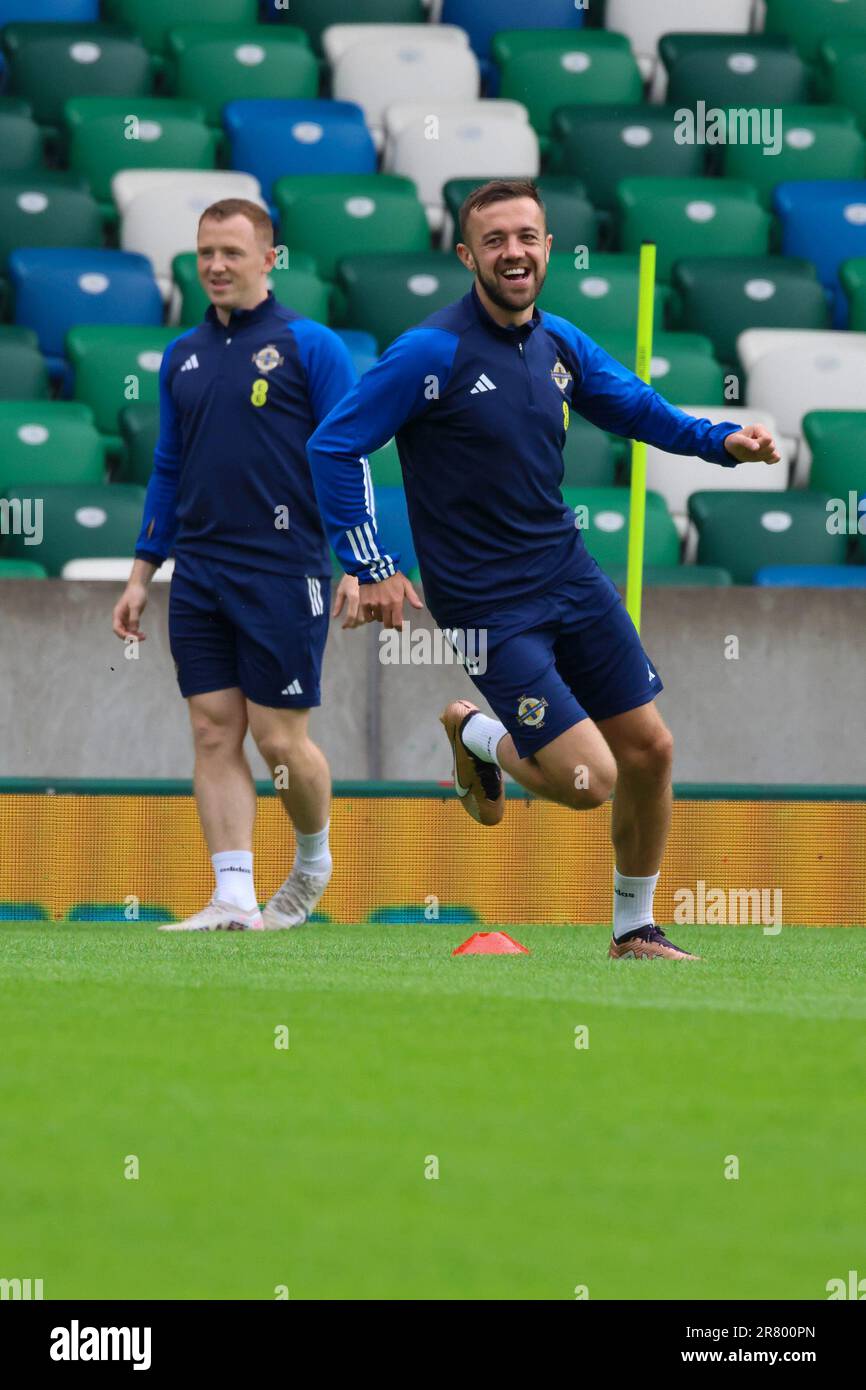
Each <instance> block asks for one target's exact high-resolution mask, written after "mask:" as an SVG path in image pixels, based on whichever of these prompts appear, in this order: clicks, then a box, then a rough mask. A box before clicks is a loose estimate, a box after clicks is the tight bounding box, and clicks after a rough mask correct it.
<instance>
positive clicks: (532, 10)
mask: <svg viewBox="0 0 866 1390" xmlns="http://www.w3.org/2000/svg"><path fill="white" fill-rule="evenodd" d="M583 20H584V11H583V10H581V9H578V7H577V6H576V5H575V3H574V0H533V3H532V4H531V5H528V4H527V3H526V0H445V3H444V5H443V7H442V23H443V24H458V25H459V26H460V28H461V29H465V30H466V32H467V34H468V35H469V42H470V44H471V45H472V47H473V49H474V50H475V52H476V54H477V55H478V58H479V60H480V62H481V65H482V72H483V73H484V74H485V76H486V75H489V74H490V73H491V72H492V69H493V65H492V63H491V45H492V43H493V35H494V34H498V33H499V31H500V30H501V29H581V28H582V27H583Z"/></svg>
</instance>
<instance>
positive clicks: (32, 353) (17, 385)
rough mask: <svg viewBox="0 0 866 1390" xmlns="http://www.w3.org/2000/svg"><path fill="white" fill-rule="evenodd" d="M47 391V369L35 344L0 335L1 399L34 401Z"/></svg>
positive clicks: (44, 395)
mask: <svg viewBox="0 0 866 1390" xmlns="http://www.w3.org/2000/svg"><path fill="white" fill-rule="evenodd" d="M47 395H48V369H47V367H46V365H45V359H44V357H43V356H42V353H41V352H40V351H39V349H38V347H30V346H28V345H27V344H25V343H16V342H14V341H12V340H10V339H7V338H0V401H36V400H42V399H43V398H44V397H46V396H47Z"/></svg>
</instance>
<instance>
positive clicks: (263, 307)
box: [205, 290, 275, 333]
mask: <svg viewBox="0 0 866 1390" xmlns="http://www.w3.org/2000/svg"><path fill="white" fill-rule="evenodd" d="M274 303H275V300H274V292H273V290H268V296H267V299H263V300H262V302H261V303H260V304H257V305H256V306H255V308H254V309H232V311H231V314H230V316H229V321H228V323H220V320H219V318H218V317H217V311H216V307H215V305H213V304H211V305H210V306H209V308H208V309H207V311H206V313H205V319H206V321H207V322H208V323H210V324H213V326H214V328H219V329H221V330H222V332H223V333H237V332H238V330H239V329H241V328H248V327H251V326H252V325H253V324H256V323H259V322H260V321H261V320H262V319H265V318H267V317H268V315H269V314H270V312H271V310H272V309H273V307H274Z"/></svg>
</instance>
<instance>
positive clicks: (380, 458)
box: [370, 439, 403, 488]
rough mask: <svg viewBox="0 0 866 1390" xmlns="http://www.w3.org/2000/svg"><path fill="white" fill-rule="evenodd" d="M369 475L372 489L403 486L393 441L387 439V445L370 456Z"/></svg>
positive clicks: (398, 456)
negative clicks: (371, 480)
mask: <svg viewBox="0 0 866 1390" xmlns="http://www.w3.org/2000/svg"><path fill="white" fill-rule="evenodd" d="M370 474H371V476H372V479H373V487H374V488H376V487H402V486H403V469H402V468H401V466H400V455H399V454H398V452H397V441H396V440H395V439H389V440H388V443H387V444H385V445H383V446H382V448H381V449H377V450H376V452H375V454H371V455H370Z"/></svg>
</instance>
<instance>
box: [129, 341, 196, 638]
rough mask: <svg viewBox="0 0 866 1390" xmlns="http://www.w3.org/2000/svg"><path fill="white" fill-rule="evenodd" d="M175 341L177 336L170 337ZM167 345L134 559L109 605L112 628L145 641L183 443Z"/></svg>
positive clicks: (170, 532) (173, 525)
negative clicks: (144, 623)
mask: <svg viewBox="0 0 866 1390" xmlns="http://www.w3.org/2000/svg"><path fill="white" fill-rule="evenodd" d="M175 341H177V340H175ZM174 345H175V344H174V343H171V344H170V345H169V346H168V347H167V348H166V350H165V352H164V353H163V358H162V363H161V365H160V369H159V437H158V439H157V442H156V448H155V450H154V454H153V472H152V473H151V475H150V481H149V483H148V485H147V494H146V496H145V499H144V516H143V519H142V523H141V531H140V533H139V537H138V541H137V542H136V546H135V561H134V563H133V566H132V572H131V574H130V576H129V580H128V582H127V585H126V588H125V590H124V591H123V593H122V595H121V596H120V598H119V599H118V601H117V603H116V604H115V606H114V613H113V614H112V627H113V629H114V632H115V635H116V636H117V637H120V638H123V639H124V640H125V639H126V638H128V637H132V636H134V637H137V638H138V639H139V640H140V641H144V638H145V634H144V633H143V632H140V631H139V627H138V623H139V619H140V617H141V614H142V613H143V611H144V608H145V605H146V604H147V591H148V586H149V584H150V581H151V579H152V578H153V576H154V574H155V573H156V571H157V570H158V569H159V567H160V565H161V564H162V562H163V560H165V559H167V558H168V556H169V555H170V554H171V551H172V547H173V545H174V538H175V535H176V533H177V484H178V478H179V476H180V463H181V453H182V441H181V435H180V425H179V422H178V419H177V411H176V410H175V407H174V402H173V401H172V398H171V391H170V389H169V370H170V360H171V353H172V349H173V347H174Z"/></svg>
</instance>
